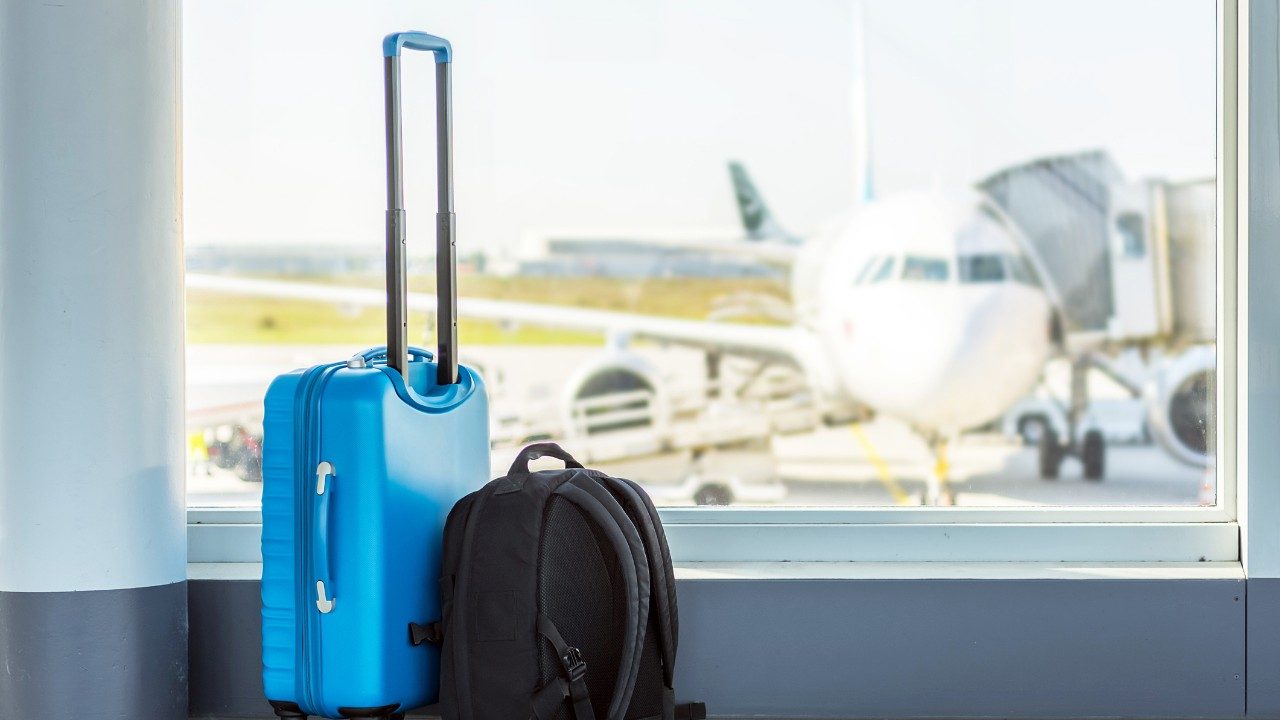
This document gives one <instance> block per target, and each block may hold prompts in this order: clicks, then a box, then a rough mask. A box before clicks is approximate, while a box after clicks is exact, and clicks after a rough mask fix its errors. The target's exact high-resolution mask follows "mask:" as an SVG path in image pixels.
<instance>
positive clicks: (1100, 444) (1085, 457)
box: [1080, 430, 1107, 481]
mask: <svg viewBox="0 0 1280 720" xmlns="http://www.w3.org/2000/svg"><path fill="white" fill-rule="evenodd" d="M1106 457H1107V442H1106V440H1105V439H1103V437H1102V431H1101V430H1090V431H1089V432H1087V433H1085V434H1084V442H1083V443H1081V446H1080V460H1081V462H1083V463H1084V479H1085V480H1095V481H1096V480H1101V479H1102V475H1103V473H1104V472H1105V471H1106Z"/></svg>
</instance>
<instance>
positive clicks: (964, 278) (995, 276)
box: [957, 253, 1004, 283]
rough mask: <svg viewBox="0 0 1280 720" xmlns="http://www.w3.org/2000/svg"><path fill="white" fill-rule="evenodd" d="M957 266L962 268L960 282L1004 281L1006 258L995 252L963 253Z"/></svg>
mask: <svg viewBox="0 0 1280 720" xmlns="http://www.w3.org/2000/svg"><path fill="white" fill-rule="evenodd" d="M957 266H958V267H959V268H960V282H962V283H991V282H1003V281H1004V258H1003V257H1001V256H1000V255H996V254H994V253H993V254H983V255H961V256H960V258H959V262H958V263H957Z"/></svg>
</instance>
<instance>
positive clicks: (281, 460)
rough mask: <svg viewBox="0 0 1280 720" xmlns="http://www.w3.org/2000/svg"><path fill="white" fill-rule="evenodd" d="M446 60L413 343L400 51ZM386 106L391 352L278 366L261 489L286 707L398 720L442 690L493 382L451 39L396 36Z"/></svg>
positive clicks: (266, 577)
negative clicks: (290, 368) (456, 535)
mask: <svg viewBox="0 0 1280 720" xmlns="http://www.w3.org/2000/svg"><path fill="white" fill-rule="evenodd" d="M402 48H411V49H416V50H429V51H432V52H434V53H435V59H436V66H435V67H436V100H437V106H438V112H437V126H438V127H437V138H436V140H437V147H438V152H439V157H438V179H439V198H438V199H439V212H438V213H437V215H436V218H437V220H436V250H437V258H438V259H437V265H436V269H437V284H438V299H439V306H438V308H437V313H438V315H437V327H438V328H439V351H438V353H437V354H436V355H435V357H432V356H431V354H430V353H427V352H424V351H422V350H419V349H416V348H410V347H408V344H407V341H406V340H407V339H406V318H407V315H408V312H407V296H406V284H405V249H404V239H405V223H404V209H403V198H402V191H401V162H400V89H399V85H400V77H399V76H400V57H399V55H400V51H401V49H402ZM383 51H384V52H383V54H384V55H385V56H386V57H385V64H384V67H385V72H386V78H385V79H386V115H387V185H388V188H387V206H388V209H387V300H388V302H387V329H388V341H387V347H386V348H378V349H373V350H369V351H366V352H364V353H361V354H360V355H356V356H354V357H352V358H351V359H350V360H346V361H342V362H335V363H329V364H327V365H318V366H316V367H313V368H310V369H307V370H298V371H295V372H291V373H288V374H286V375H282V376H280V377H279V378H277V379H276V380H275V381H274V382H273V383H272V384H271V387H270V389H268V391H267V396H266V403H265V404H266V413H265V418H264V426H265V438H264V443H263V488H262V566H263V567H262V665H263V673H262V681H263V686H264V689H265V690H266V696H267V698H268V700H269V701H270V703H271V705H272V707H273V708H274V709H275V712H276V714H277V715H279V716H280V717H282V718H286V717H288V718H297V717H305V716H307V715H320V716H324V717H400V716H402V715H403V713H404V712H405V711H407V710H410V709H413V708H416V707H419V706H421V705H425V704H429V703H433V702H435V701H436V700H437V693H438V682H439V649H438V647H437V646H436V645H433V644H431V643H430V642H422V639H423V636H424V635H427V636H429V635H430V634H431V633H429V632H427V633H424V632H422V630H423V628H424V627H430V626H429V623H431V622H432V621H435V620H437V619H438V618H439V617H440V593H439V575H440V554H441V543H442V537H443V530H444V522H445V518H446V516H447V515H448V512H449V509H450V508H452V507H453V504H454V503H455V502H456V501H457V500H458V499H459V498H461V497H462V496H463V495H465V494H467V493H469V492H471V491H472V490H475V489H477V488H479V487H481V486H482V485H484V484H485V482H487V481H488V479H489V421H488V403H487V400H486V398H485V390H484V385H483V383H482V382H481V380H480V378H479V376H478V375H476V373H475V372H473V371H472V370H470V369H468V368H466V367H459V366H458V362H457V356H456V348H457V322H456V307H457V300H456V293H455V290H454V280H455V271H454V260H455V254H454V222H453V218H454V215H453V196H452V190H451V184H452V183H451V181H452V178H451V175H452V163H451V158H450V140H451V137H450V131H451V127H450V125H451V118H450V113H451V109H450V102H449V94H450V89H449V79H450V77H449V68H450V63H449V60H450V58H449V54H450V48H449V43H448V42H447V41H445V40H442V39H440V38H436V37H432V36H430V35H426V34H424V33H398V34H394V35H390V36H388V37H387V39H386V40H385V42H384V44H383Z"/></svg>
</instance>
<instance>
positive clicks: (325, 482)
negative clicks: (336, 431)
mask: <svg viewBox="0 0 1280 720" xmlns="http://www.w3.org/2000/svg"><path fill="white" fill-rule="evenodd" d="M337 477H338V474H337V472H336V471H335V470H334V469H333V463H330V462H327V461H326V462H322V463H320V464H319V465H317V466H316V501H315V503H314V504H313V506H314V508H315V510H314V513H315V514H314V516H313V517H312V522H311V527H312V528H313V529H314V532H315V536H314V537H313V538H312V543H311V562H312V570H313V572H314V574H315V577H316V609H317V610H319V611H320V613H321V614H322V615H323V614H326V613H329V612H331V611H332V610H333V606H334V604H336V603H337V601H338V597H337V595H336V594H335V593H334V592H333V580H332V578H331V576H330V572H329V525H330V523H329V508H330V498H331V497H333V480H334V479H335V478H337Z"/></svg>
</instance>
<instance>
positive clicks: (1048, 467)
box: [1039, 429, 1067, 480]
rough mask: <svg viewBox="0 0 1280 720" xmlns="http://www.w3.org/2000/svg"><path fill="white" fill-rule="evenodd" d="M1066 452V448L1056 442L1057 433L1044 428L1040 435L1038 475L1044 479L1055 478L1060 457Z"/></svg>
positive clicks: (1060, 461) (1058, 468)
mask: <svg viewBox="0 0 1280 720" xmlns="http://www.w3.org/2000/svg"><path fill="white" fill-rule="evenodd" d="M1066 454H1067V448H1065V447H1063V446H1062V443H1060V442H1058V433H1056V432H1054V431H1053V430H1050V429H1046V430H1045V432H1044V434H1043V435H1041V436H1040V445H1039V455H1040V458H1039V459H1040V477H1041V478H1043V479H1045V480H1057V479H1058V470H1060V469H1061V468H1062V458H1063V457H1065V456H1066Z"/></svg>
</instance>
